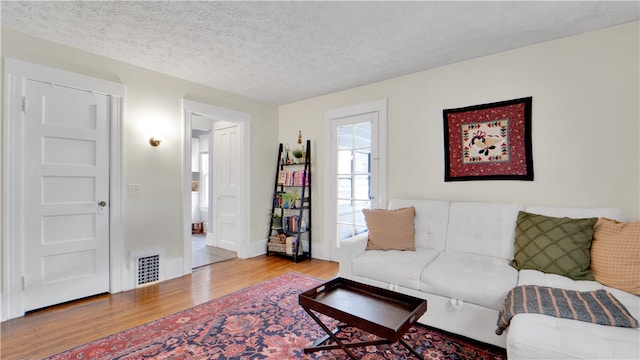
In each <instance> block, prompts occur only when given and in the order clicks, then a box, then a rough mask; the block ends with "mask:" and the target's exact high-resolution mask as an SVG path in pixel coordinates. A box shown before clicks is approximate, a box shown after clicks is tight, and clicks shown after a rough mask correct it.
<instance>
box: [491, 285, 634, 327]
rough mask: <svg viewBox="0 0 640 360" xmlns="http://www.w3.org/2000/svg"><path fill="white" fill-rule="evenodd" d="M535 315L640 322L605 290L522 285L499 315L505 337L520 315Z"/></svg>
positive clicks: (625, 323)
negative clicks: (508, 328)
mask: <svg viewBox="0 0 640 360" xmlns="http://www.w3.org/2000/svg"><path fill="white" fill-rule="evenodd" d="M521 313H533V314H543V315H548V316H555V317H560V318H565V319H574V320H580V321H586V322H591V323H594V324H600V325H611V326H620V327H629V328H636V327H638V321H637V320H636V319H635V318H634V317H633V316H631V314H630V313H629V311H628V310H627V308H625V307H624V305H622V304H621V303H620V302H619V301H618V299H616V298H615V297H613V295H612V294H611V293H610V292H608V291H606V290H603V289H599V290H595V291H587V292H578V291H573V290H566V289H557V288H551V287H546V286H536V285H522V286H518V287H515V288H513V289H511V291H509V293H508V294H507V297H506V298H505V299H504V302H503V303H502V310H500V315H499V316H498V328H497V329H496V334H498V335H501V334H502V332H504V330H505V329H506V328H507V327H508V326H509V323H510V322H511V318H513V317H514V316H515V315H516V314H521Z"/></svg>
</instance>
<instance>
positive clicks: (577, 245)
mask: <svg viewBox="0 0 640 360" xmlns="http://www.w3.org/2000/svg"><path fill="white" fill-rule="evenodd" d="M597 221H598V218H588V219H571V218H556V217H550V216H544V215H538V214H530V213H527V212H524V211H521V212H520V213H519V214H518V221H517V223H516V231H515V233H516V234H515V244H514V259H513V260H512V261H511V263H510V265H511V266H513V267H514V268H516V269H518V270H522V269H533V270H539V271H542V272H545V273H551V274H558V275H564V276H566V277H569V278H571V279H574V280H594V277H593V274H591V271H590V270H589V265H590V262H591V240H592V238H593V227H594V225H595V224H596V222H597Z"/></svg>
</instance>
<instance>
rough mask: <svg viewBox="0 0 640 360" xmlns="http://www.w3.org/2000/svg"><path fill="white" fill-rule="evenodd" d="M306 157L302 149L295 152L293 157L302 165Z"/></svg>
mask: <svg viewBox="0 0 640 360" xmlns="http://www.w3.org/2000/svg"><path fill="white" fill-rule="evenodd" d="M303 156H304V151H302V149H295V150H293V157H294V158H295V160H294V161H295V163H296V164H301V163H302V162H303V160H302V157H303Z"/></svg>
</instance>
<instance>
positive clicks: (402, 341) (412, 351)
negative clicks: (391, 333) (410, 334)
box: [398, 339, 424, 360]
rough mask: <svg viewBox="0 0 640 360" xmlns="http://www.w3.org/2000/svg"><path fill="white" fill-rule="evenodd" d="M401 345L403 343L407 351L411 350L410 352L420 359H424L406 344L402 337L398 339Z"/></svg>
mask: <svg viewBox="0 0 640 360" xmlns="http://www.w3.org/2000/svg"><path fill="white" fill-rule="evenodd" d="M398 341H399V342H400V343H401V344H402V345H404V347H406V348H407V349H408V350H409V351H411V353H412V354H413V355H414V356H415V357H417V358H418V359H420V360H424V357H423V356H422V355H420V354H418V352H417V351H415V350H414V349H413V348H412V347H411V346H410V345H409V344H407V342H406V341H404V340H403V339H400V340H398Z"/></svg>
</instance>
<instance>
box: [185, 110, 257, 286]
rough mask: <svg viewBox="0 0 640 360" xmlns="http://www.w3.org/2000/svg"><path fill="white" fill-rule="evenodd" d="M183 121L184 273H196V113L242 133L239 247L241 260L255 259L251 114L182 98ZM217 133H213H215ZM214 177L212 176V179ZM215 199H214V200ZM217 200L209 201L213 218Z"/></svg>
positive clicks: (210, 213)
mask: <svg viewBox="0 0 640 360" xmlns="http://www.w3.org/2000/svg"><path fill="white" fill-rule="evenodd" d="M182 110H183V121H184V146H183V149H182V153H183V166H182V170H183V174H182V189H183V190H182V193H183V196H182V199H183V203H182V208H183V209H184V211H183V212H182V215H183V221H182V223H183V227H182V228H183V229H184V232H183V243H184V249H183V254H184V255H183V259H184V269H183V272H184V274H190V273H191V272H192V269H191V264H192V254H191V211H190V209H191V130H192V127H191V116H190V114H192V113H195V114H199V115H202V116H205V117H209V118H213V119H214V121H215V120H225V121H229V122H233V123H236V124H238V130H239V131H240V134H241V135H240V137H241V139H242V144H241V145H240V159H241V160H240V162H241V167H240V168H241V172H242V173H241V174H240V179H241V184H240V196H239V197H240V211H239V212H238V218H239V219H240V221H241V222H240V223H239V225H238V228H239V230H240V236H239V239H240V240H239V241H238V244H237V254H238V257H239V258H241V259H246V258H248V257H250V256H251V254H250V250H251V239H250V235H251V232H250V229H251V226H250V225H251V211H250V209H251V207H250V204H251V191H250V190H251V189H250V181H249V179H250V178H251V176H250V156H249V154H250V141H249V139H250V137H249V135H250V134H249V129H250V122H251V115H250V114H247V113H244V112H240V111H237V110H232V109H227V108H223V107H218V106H214V105H209V104H204V103H200V102H196V101H191V100H187V99H182ZM212 133H213V132H212ZM211 139H212V140H211V142H210V144H209V146H210V149H212V148H213V136H212V137H211ZM213 156H215V154H211V153H210V154H209V162H212V161H213ZM212 176H213V174H210V176H209V178H210V179H211V178H212ZM214 191H215V189H212V188H210V191H209V192H210V194H213V192H214ZM210 200H211V198H210ZM213 202H214V201H213V200H211V201H210V202H209V216H213V207H214V206H215V204H213Z"/></svg>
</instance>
